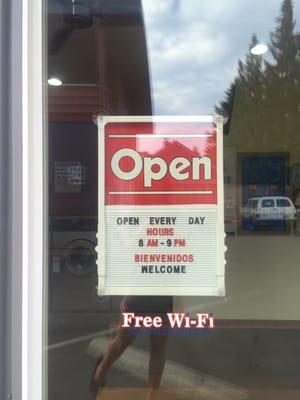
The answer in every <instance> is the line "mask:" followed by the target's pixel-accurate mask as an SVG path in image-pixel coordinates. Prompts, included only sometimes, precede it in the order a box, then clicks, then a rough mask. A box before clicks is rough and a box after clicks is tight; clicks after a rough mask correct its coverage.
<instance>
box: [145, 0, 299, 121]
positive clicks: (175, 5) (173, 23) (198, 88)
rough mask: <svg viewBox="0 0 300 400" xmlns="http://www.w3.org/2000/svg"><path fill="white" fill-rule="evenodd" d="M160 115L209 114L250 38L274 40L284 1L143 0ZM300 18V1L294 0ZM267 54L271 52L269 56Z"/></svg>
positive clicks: (243, 54)
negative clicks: (276, 22)
mask: <svg viewBox="0 0 300 400" xmlns="http://www.w3.org/2000/svg"><path fill="white" fill-rule="evenodd" d="M142 3H143V10H144V19H145V25H146V36H147V45H148V52H149V58H150V69H151V82H152V92H153V103H154V112H155V113H156V114H169V115H172V114H177V115H178V114H181V115H193V114H195V115H207V114H211V113H213V112H214V105H215V104H216V103H218V102H219V101H220V100H222V99H223V97H224V91H225V89H226V88H227V87H228V86H229V84H230V83H231V82H232V80H233V78H234V76H235V75H236V71H237V62H238V59H239V58H243V57H244V56H245V53H246V52H247V51H248V46H249V42H250V38H251V36H252V34H253V33H256V34H257V36H258V38H259V40H260V41H261V42H264V43H268V42H269V37H270V36H269V33H270V31H272V30H274V28H275V26H276V25H275V18H276V17H278V16H279V14H280V6H281V0H265V1H262V0H142ZM297 16H298V20H299V22H298V23H297V25H296V29H295V31H300V0H295V1H294V18H295V19H296V20H297ZM266 56H267V57H268V55H266Z"/></svg>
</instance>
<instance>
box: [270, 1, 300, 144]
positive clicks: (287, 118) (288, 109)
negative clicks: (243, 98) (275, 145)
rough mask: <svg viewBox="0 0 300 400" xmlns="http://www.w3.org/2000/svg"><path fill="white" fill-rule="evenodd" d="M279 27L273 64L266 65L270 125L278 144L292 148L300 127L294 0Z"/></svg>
mask: <svg viewBox="0 0 300 400" xmlns="http://www.w3.org/2000/svg"><path fill="white" fill-rule="evenodd" d="M276 25H277V26H276V28H275V30H274V31H273V32H272V33H271V40H270V45H269V47H270V51H271V54H272V56H273V61H272V62H269V61H265V70H266V72H265V75H266V99H267V102H266V107H265V112H266V123H267V125H268V129H269V131H270V132H272V133H273V135H274V136H275V137H276V138H278V140H281V141H282V143H283V144H285V145H286V146H291V145H293V143H294V142H295V139H296V134H295V132H296V130H298V129H299V127H300V124H299V119H300V113H299V103H300V86H299V80H300V65H299V62H298V61H297V58H296V55H297V48H296V44H295V37H294V27H295V21H294V16H293V3H292V1H291V0H284V1H283V2H282V5H281V12H280V16H279V17H278V18H277V19H276ZM279 138H280V139H279Z"/></svg>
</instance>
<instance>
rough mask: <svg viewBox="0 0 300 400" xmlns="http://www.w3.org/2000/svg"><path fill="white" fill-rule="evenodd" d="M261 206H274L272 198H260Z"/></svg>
mask: <svg viewBox="0 0 300 400" xmlns="http://www.w3.org/2000/svg"><path fill="white" fill-rule="evenodd" d="M261 206H262V207H264V208H267V207H274V200H272V199H266V200H262V202H261Z"/></svg>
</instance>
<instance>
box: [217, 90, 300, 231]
mask: <svg viewBox="0 0 300 400" xmlns="http://www.w3.org/2000/svg"><path fill="white" fill-rule="evenodd" d="M266 112H267V111H266ZM273 114H274V115H273V118H276V110H273ZM269 118H270V120H271V119H272V118H271V117H270V116H269ZM250 125H251V126H250ZM260 125H261V123H260V121H259V116H257V115H256V114H253V115H252V114H251V113H250V112H248V111H247V110H242V109H241V107H240V105H239V101H238V96H237V98H236V101H235V106H234V108H233V113H232V121H231V127H230V131H229V134H228V135H225V136H224V163H225V174H224V175H225V199H226V190H227V191H228V190H231V189H229V188H230V187H232V186H234V187H235V190H236V193H235V194H234V195H233V197H234V202H235V209H236V213H237V217H238V226H241V209H242V207H244V206H245V204H246V203H247V200H248V199H249V198H251V197H257V196H287V197H289V198H290V199H291V200H292V201H293V202H294V203H295V201H296V198H297V191H298V187H297V185H298V184H297V165H298V164H299V160H300V138H299V135H296V133H295V132H291V127H290V126H288V124H287V126H288V128H287V129H286V131H284V132H283V131H280V130H279V129H274V127H272V126H271V125H267V126H260ZM229 154H230V156H229ZM228 157H230V161H229V160H228ZM229 163H230V164H231V168H230V170H231V171H230V174H229V175H228V182H226V175H227V173H226V165H228V164H229ZM229 182H230V183H229ZM225 218H226V205H225Z"/></svg>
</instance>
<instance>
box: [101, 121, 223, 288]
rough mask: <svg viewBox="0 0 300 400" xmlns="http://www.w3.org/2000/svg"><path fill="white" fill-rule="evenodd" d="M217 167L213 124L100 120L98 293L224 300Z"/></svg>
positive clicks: (218, 124) (217, 129)
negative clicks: (196, 296) (217, 296)
mask: <svg viewBox="0 0 300 400" xmlns="http://www.w3.org/2000/svg"><path fill="white" fill-rule="evenodd" d="M220 149H221V150H220ZM222 164H223V163H222V121H221V119H220V118H213V117H184V118H179V117H176V118H174V117H108V118H106V117H105V118H102V119H100V120H99V232H98V237H99V246H98V252H99V257H98V274H99V293H101V294H103V293H105V294H141V295H145V294H149V295H154V294H158V295H163V294H169V295H176V294H177V295H179V294H183V295H184V294H188V295H193V294H197V295H201V294H203V295H223V294H224V229H223V224H224V218H223V200H222V197H223V186H222V185H223V171H222Z"/></svg>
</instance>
